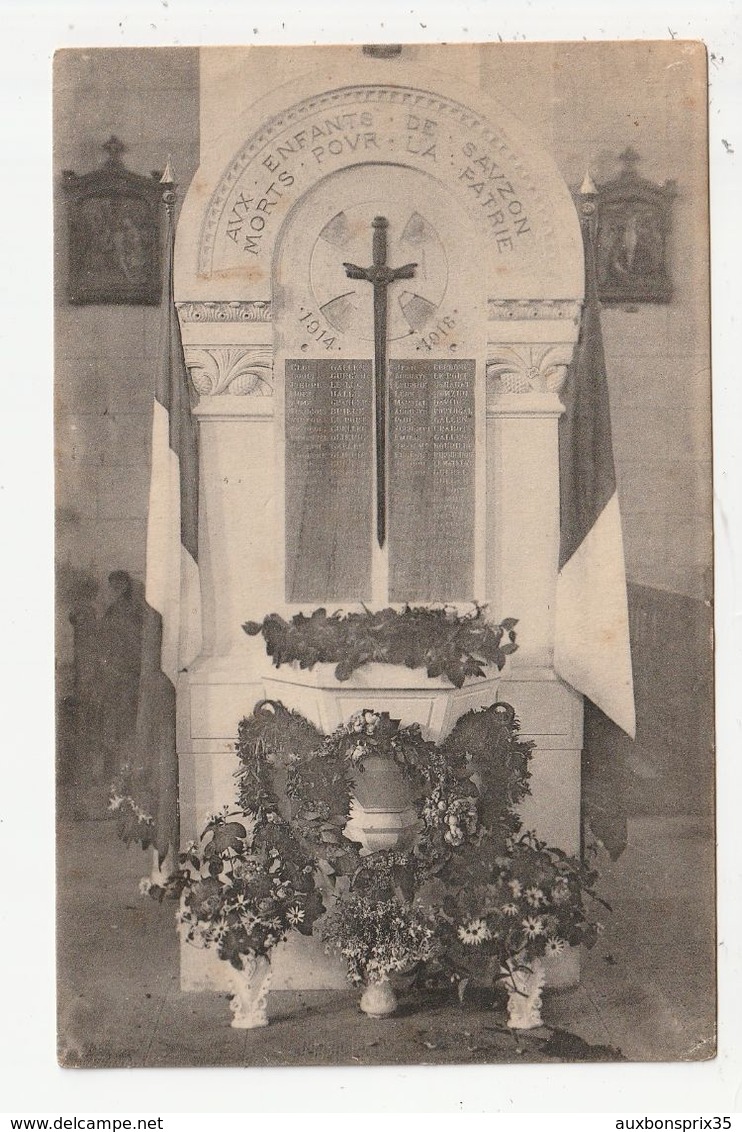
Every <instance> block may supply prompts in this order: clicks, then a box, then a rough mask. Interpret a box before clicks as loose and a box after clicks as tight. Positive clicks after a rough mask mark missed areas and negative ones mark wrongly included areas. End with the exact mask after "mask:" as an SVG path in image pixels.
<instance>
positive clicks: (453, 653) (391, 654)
mask: <svg viewBox="0 0 742 1132" xmlns="http://www.w3.org/2000/svg"><path fill="white" fill-rule="evenodd" d="M517 624H518V622H517V621H516V620H515V618H512V617H508V618H506V619H505V620H504V621H501V622H500V623H499V625H495V624H491V623H490V622H489V621H488V620H487V619H486V616H485V607H484V606H481V605H475V607H474V610H473V611H472V612H471V613H466V614H460V613H458V612H457V610H456V609H453V608H450V607H443V608H438V609H435V608H432V609H431V608H429V607H428V606H409V605H406V606H405V607H404V609H402V610H401V611H400V610H396V609H392V608H387V609H381V610H379V611H378V612H375V613H372V612H370V611H369V610H364V612H362V613H342V612H340V611H337V612H335V613H332V614H330V615H328V613H327V610H326V609H316V610H314V612H313V613H312V614H311V616H309V617H307V616H305V614H303V613H297V614H296V615H295V616H294V617H292V619H291V620H290V621H286V620H285V619H284V618H283V617H281V616H280V615H279V614H278V613H270V614H268V616H267V617H265V618H264V619H263V621H262V622H259V621H247V622H246V623H245V624H244V625H243V626H242V628H243V629H244V630H245V632H246V633H247V634H248V635H249V636H253V637H254V636H258V635H259V634H262V636H263V638H264V640H265V646H266V651H267V652H268V655H269V656H270V657H272V659H273V664H274V665H275V666H276V668H279V667H280V666H281V665H282V664H289V663H291V662H292V661H297V662H298V664H299V667H300V668H313V667H314V665H315V664H335V665H336V668H335V676H336V677H337V679H338V680H348V679H349V678H350V676H351V675H352V674H353V672H355V671H356V669H358V668H360V667H361V666H362V665H364V664H370V663H381V664H398V665H404V666H405V667H407V668H425V669H426V671H427V674H428V676H430V677H438V676H446V677H447V678H448V680H450V682H451V683H452V684H453V685H454V686H455V687H456V688H460V687H462V685H463V683H464V681H465V680H466V679H467V677H482V676H485V675H486V669H487V667H488V666H492V665H494V666H495V667H496V668H497V669H498V670H501V669H502V668H503V667H504V665H505V661H506V659H507V657H508V656H509V655H510V654H511V653H513V652H515V650H516V649H517V647H518V646H517V644H516V642H515V637H516V634H515V626H516V625H517ZM503 638H505V640H503Z"/></svg>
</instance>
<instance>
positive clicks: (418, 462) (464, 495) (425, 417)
mask: <svg viewBox="0 0 742 1132" xmlns="http://www.w3.org/2000/svg"><path fill="white" fill-rule="evenodd" d="M474 377H475V362H474V360H473V359H464V360H460V361H449V360H437V359H432V358H425V359H422V360H420V361H391V362H390V363H389V431H390V449H391V458H390V467H389V597H390V600H391V601H395V602H402V601H470V600H471V599H472V598H473V593H474V459H475V450H474V437H475V434H474V425H475V405H474Z"/></svg>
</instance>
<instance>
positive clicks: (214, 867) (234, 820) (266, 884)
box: [148, 808, 323, 969]
mask: <svg viewBox="0 0 742 1132" xmlns="http://www.w3.org/2000/svg"><path fill="white" fill-rule="evenodd" d="M148 891H149V892H150V895H152V896H155V897H157V898H159V899H162V898H163V896H164V895H171V896H175V897H177V898H179V899H180V901H181V906H180V911H179V913H178V919H179V922H180V924H181V927H182V930H183V933H184V935H185V938H186V940H187V941H188V942H190V943H195V944H198V945H200V946H202V947H204V946H210V947H215V948H216V950H217V953H218V955H219V957H220V958H221V959H224V960H225V961H226V962H228V963H231V964H232V966H233V967H236V968H237V969H241V968H242V966H243V963H244V959H245V957H247V956H256V955H269V954H270V952H271V951H272V950H273V948H274V947H275V946H276V944H277V943H279V942H280V941H281V940H282V939H285V938H286V936H287V935H288V933H289V932H290V931H292V930H294V931H298V932H301V933H302V934H304V935H311V932H312V927H313V924H314V922H315V920H316V919H317V917H318V916H319V915H320V914H321V913H322V911H323V904H322V900H321V898H320V896H319V893H318V892H317V887H316V884H315V880H314V862H313V860H312V858H311V857H309V856H307V855H306V853H305V852H304V850H303V848H302V846H301V844H300V842H299V840H298V838H297V837H296V835H295V834H294V832H293V830H292V829H291V827H290V826H289V824H288V823H287V822H286V821H284V820H283V819H282V818H281V816H280V815H279V814H278V813H277V812H276V811H275V810H268V809H265V808H262V809H261V811H260V813H259V814H250V813H242V812H240V813H236V814H228V813H226V812H224V813H221V814H215V815H214V816H213V817H212V818H211V819H210V820H209V822H208V823H207V825H206V828H205V829H204V831H203V833H202V834H201V837H200V838H199V840H198V842H191V843H190V844H189V845H188V846H187V847H186V849H185V851H184V852H183V853H181V854H180V857H179V863H178V869H177V871H176V872H175V873H174V874H173V875H172V876H171V877H170V878H169V880H168V882H167V884H166V885H165V886H157V885H153V886H150V887H149V889H148Z"/></svg>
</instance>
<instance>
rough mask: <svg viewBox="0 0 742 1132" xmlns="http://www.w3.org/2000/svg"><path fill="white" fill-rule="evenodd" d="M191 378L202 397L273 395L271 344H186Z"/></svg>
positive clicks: (185, 350) (187, 362)
mask: <svg viewBox="0 0 742 1132" xmlns="http://www.w3.org/2000/svg"><path fill="white" fill-rule="evenodd" d="M184 352H185V361H186V366H187V367H188V372H189V373H190V375H191V381H192V382H193V385H194V388H195V389H196V392H197V393H200V394H201V396H202V397H216V396H219V395H220V394H223V393H229V394H233V395H235V396H238V397H272V396H273V348H272V347H271V346H185V347H184Z"/></svg>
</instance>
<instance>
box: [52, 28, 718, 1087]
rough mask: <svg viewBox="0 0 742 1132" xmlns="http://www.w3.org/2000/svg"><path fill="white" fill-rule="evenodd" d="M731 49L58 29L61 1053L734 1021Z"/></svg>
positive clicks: (233, 1058)
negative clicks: (715, 288) (718, 385)
mask: <svg viewBox="0 0 742 1132" xmlns="http://www.w3.org/2000/svg"><path fill="white" fill-rule="evenodd" d="M709 66H710V62H709V54H708V51H707V48H706V47H705V46H704V44H703V43H701V42H698V41H694V40H684V39H683V38H682V37H680V36H678V37H677V38H675V37H670V38H668V39H666V40H663V41H659V40H635V41H632V40H624V41H611V40H604V41H600V42H599V41H574V42H569V41H565V42H532V41H529V42H505V43H503V42H498V41H490V42H481V43H448V44H442V43H441V44H435V43H426V44H422V43H421V44H415V43H402V44H393V43H380V44H374V43H369V44H365V45H363V44H360V43H357V44H347V45H337V46H327V45H311V46H310V45H306V46H288V45H285V46H266V45H257V46H201V47H196V46H188V47H185V46H183V47H178V46H171V47H137V48H134V47H90V48H87V47H69V48H64V49H61V50H58V51H57V52H56V54H55V57H54V64H53V118H54V136H53V176H54V318H55V329H54V368H55V373H54V429H55V432H54V437H55V441H54V443H55V449H54V463H55V565H56V569H55V578H56V586H55V613H56V624H55V710H56V844H57V857H56V864H57V892H56V907H57V944H56V965H57V987H56V995H57V1056H58V1061H59V1065H60V1066H62V1067H63V1068H65V1069H110V1068H124V1067H127V1068H137V1069H140V1068H164V1067H179V1068H184V1067H225V1066H230V1067H249V1068H262V1067H269V1066H272V1067H287V1066H296V1067H338V1066H355V1067H366V1066H390V1065H392V1066H461V1065H466V1066H490V1065H497V1064H506V1065H512V1064H514V1063H518V1064H523V1063H539V1064H541V1063H555V1064H563V1063H570V1064H574V1063H577V1062H580V1063H595V1062H610V1063H629V1064H632V1063H647V1062H655V1063H660V1062H661V1063H685V1062H688V1063H691V1062H703V1061H707V1060H709V1059H712V1058H714V1057H715V1056H716V1052H717V971H716V951H717V927H716V923H717V919H716V914H717V909H716V872H715V842H716V833H715V805H716V798H715V785H714V784H715V756H714V750H715V736H714V642H713V601H714V561H713V529H712V440H711V358H710V281H709V271H710V264H709V240H710V228H709V187H708V185H709V157H708V83H709Z"/></svg>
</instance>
